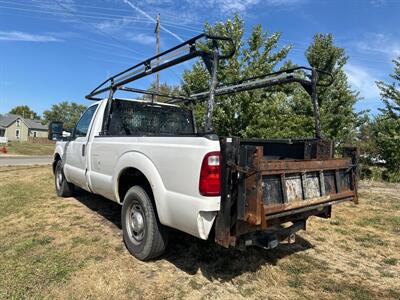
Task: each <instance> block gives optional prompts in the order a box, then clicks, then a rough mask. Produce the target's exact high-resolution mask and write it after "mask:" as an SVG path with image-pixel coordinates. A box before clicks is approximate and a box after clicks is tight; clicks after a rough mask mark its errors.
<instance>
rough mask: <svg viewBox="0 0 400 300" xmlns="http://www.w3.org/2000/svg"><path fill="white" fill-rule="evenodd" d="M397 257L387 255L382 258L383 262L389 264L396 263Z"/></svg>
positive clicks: (393, 264)
mask: <svg viewBox="0 0 400 300" xmlns="http://www.w3.org/2000/svg"><path fill="white" fill-rule="evenodd" d="M397 262H398V259H397V258H394V257H388V258H385V259H384V260H383V263H385V264H387V265H391V266H395V265H397Z"/></svg>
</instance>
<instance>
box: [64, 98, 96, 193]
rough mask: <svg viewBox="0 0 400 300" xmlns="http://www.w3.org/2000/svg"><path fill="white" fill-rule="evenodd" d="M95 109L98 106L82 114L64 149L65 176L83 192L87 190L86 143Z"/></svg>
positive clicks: (93, 106) (91, 107)
mask: <svg viewBox="0 0 400 300" xmlns="http://www.w3.org/2000/svg"><path fill="white" fill-rule="evenodd" d="M97 107H98V104H95V105H92V106H90V107H89V108H88V109H87V110H86V111H85V112H84V113H83V114H82V116H81V118H80V120H79V122H78V123H77V124H76V126H75V129H74V132H73V134H72V139H71V141H70V142H69V143H68V144H67V148H66V162H65V165H64V173H65V176H66V178H67V180H68V181H69V182H72V183H73V184H75V185H77V186H79V187H81V188H83V189H85V190H89V187H88V182H87V180H86V170H87V143H88V139H89V135H90V129H91V124H92V123H93V119H94V115H95V112H96V109H97Z"/></svg>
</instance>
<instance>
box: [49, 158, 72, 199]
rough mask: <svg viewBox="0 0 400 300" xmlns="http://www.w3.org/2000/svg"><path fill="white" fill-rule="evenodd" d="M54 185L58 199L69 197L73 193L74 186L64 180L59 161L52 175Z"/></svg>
mask: <svg viewBox="0 0 400 300" xmlns="http://www.w3.org/2000/svg"><path fill="white" fill-rule="evenodd" d="M54 183H55V186H56V192H57V196H59V197H71V196H72V195H73V193H74V185H73V184H72V183H69V182H68V181H67V179H66V178H65V175H64V171H63V167H62V162H61V160H59V161H58V162H57V165H56V170H55V173H54Z"/></svg>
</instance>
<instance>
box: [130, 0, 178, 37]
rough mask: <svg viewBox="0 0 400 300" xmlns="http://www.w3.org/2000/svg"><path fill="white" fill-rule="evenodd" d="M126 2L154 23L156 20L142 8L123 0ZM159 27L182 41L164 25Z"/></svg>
mask: <svg viewBox="0 0 400 300" xmlns="http://www.w3.org/2000/svg"><path fill="white" fill-rule="evenodd" d="M123 1H124V2H125V3H126V4H128V5H129V6H130V7H132V8H133V9H134V10H136V11H138V12H139V13H141V14H142V15H144V16H145V17H146V18H148V19H149V20H151V21H153V22H154V23H156V20H155V19H154V18H153V17H151V16H150V15H149V14H148V13H146V12H145V11H144V10H142V9H140V8H139V7H137V6H136V5H134V4H133V3H132V2H130V1H129V0H123ZM160 28H161V29H162V30H164V31H165V32H167V33H169V34H170V35H172V36H173V37H174V38H176V39H177V40H178V41H180V42H184V40H183V39H182V38H181V37H180V36H179V35H177V34H176V33H173V32H172V31H170V30H168V29H167V28H165V27H164V26H161V25H160Z"/></svg>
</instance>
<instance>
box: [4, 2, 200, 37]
mask: <svg viewBox="0 0 400 300" xmlns="http://www.w3.org/2000/svg"><path fill="white" fill-rule="evenodd" d="M0 2H1V0H0ZM0 4H1V3H0ZM0 8H5V9H8V10H17V11H26V12H37V13H43V14H51V15H61V16H66V17H68V16H70V15H71V14H72V13H73V14H74V16H75V17H80V18H88V19H96V20H109V21H117V22H118V21H119V22H125V21H126V22H131V23H147V24H150V23H152V22H153V21H152V20H149V19H144V18H138V17H136V18H134V17H131V16H127V15H110V14H93V13H92V12H90V14H87V13H76V12H73V11H68V13H66V12H63V11H60V10H41V9H39V8H38V7H34V9H32V8H30V7H28V6H24V7H23V8H22V7H10V6H2V5H0ZM17 15H18V14H17ZM108 16H110V17H108ZM115 17H118V18H115ZM164 23H165V24H167V25H168V27H173V28H177V29H180V30H184V31H189V32H194V33H200V32H201V31H199V30H194V29H191V28H196V27H189V26H187V25H180V24H177V23H174V22H171V21H165V22H164ZM163 29H164V31H167V32H169V33H170V32H171V31H170V30H168V29H167V28H166V27H165V26H163ZM175 35H176V34H175ZM176 36H178V35H176Z"/></svg>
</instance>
